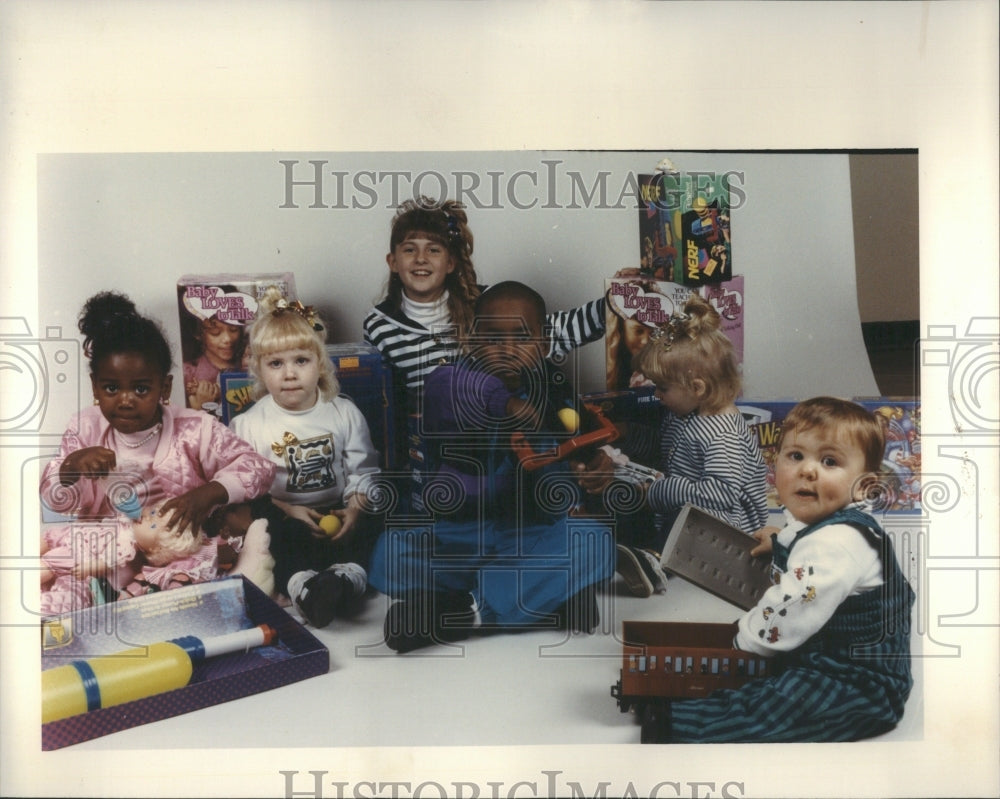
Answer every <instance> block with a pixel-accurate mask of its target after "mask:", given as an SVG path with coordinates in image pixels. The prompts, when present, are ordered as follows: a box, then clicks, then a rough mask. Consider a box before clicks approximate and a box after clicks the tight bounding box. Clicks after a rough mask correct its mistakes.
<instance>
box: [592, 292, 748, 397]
mask: <svg viewBox="0 0 1000 799" xmlns="http://www.w3.org/2000/svg"><path fill="white" fill-rule="evenodd" d="M743 286H744V278H743V276H742V275H736V276H734V277H733V278H732V279H730V280H727V281H725V282H724V283H715V284H710V285H704V286H700V287H694V288H692V287H690V286H684V285H681V284H680V283H675V282H670V281H665V280H653V279H651V278H645V277H615V278H609V279H607V280H606V281H605V286H604V289H605V297H606V299H607V303H606V311H605V315H606V333H605V337H604V341H605V358H606V366H607V389H608V391H621V390H623V389H630V388H637V387H641V386H644V385H649V383H648V381H647V380H645V379H644V378H643V376H642V375H641V374H638V373H637V372H634V371H633V370H632V357H633V356H634V355H635V354H636V353H637V352H638V351H639V350H640V349H641V348H642V346H643V345H644V344H645V343H646V342H647V341H648V340H649V336H650V333H652V331H653V330H655V329H656V328H657V327H658V326H660V325H662V324H664V323H666V322H667V320H669V319H670V316H671V314H674V313H679V312H680V311H682V310H683V308H684V303H685V302H687V300H688V298H689V297H690V296H691V293H692V292H697V293H698V294H700V295H701V296H702V297H704V298H705V299H706V300H707V301H708V302H709V303H711V305H712V307H713V308H715V310H716V311H718V312H719V316H720V317H721V328H720V329H721V330H722V332H723V333H725V334H726V337H727V338H728V339H729V340H730V341H731V342H732V344H733V349H734V350H735V351H736V360H737V363H738V364H742V363H743V315H744V310H743V305H744V302H743V298H744V288H743Z"/></svg>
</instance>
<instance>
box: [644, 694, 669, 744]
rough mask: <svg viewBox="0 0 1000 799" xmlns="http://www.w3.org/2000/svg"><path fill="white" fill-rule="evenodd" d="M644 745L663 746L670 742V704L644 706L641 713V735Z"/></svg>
mask: <svg viewBox="0 0 1000 799" xmlns="http://www.w3.org/2000/svg"><path fill="white" fill-rule="evenodd" d="M640 741H641V742H642V743H644V744H665V743H667V742H669V741H670V704H669V703H667V704H664V705H646V707H645V708H643V711H642V733H641V737H640Z"/></svg>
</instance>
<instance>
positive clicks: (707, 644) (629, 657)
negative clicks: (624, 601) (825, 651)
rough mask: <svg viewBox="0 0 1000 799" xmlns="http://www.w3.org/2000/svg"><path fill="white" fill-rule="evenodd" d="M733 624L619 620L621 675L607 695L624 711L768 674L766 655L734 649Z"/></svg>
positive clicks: (698, 694)
mask: <svg viewBox="0 0 1000 799" xmlns="http://www.w3.org/2000/svg"><path fill="white" fill-rule="evenodd" d="M735 633H736V625H735V624H701V623H693V622H671V621H625V622H622V636H623V640H624V642H625V643H624V646H623V648H622V667H621V676H620V678H619V680H618V682H617V683H616V684H615V685H612V686H611V695H612V696H613V697H615V698H616V699H617V700H618V707H619V709H620V710H621V711H622V712H623V713H625V712H627V711H629V710H630V709H632V708H640V707H641V706H643V705H645V704H648V703H656V701H657V700H663V699H692V698H697V697H703V696H707V695H708V694H710V693H712V692H713V691H717V690H719V689H721V688H739V687H740V686H741V685H743V684H745V683H747V682H749V681H750V680H754V679H759V678H761V677H766V676H768V674H769V672H770V669H771V668H772V664H771V663H769V662H768V659H767V658H765V657H761V656H760V655H755V654H753V653H752V652H745V651H743V650H740V649H733V636H734V635H735Z"/></svg>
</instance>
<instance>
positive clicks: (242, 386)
mask: <svg viewBox="0 0 1000 799" xmlns="http://www.w3.org/2000/svg"><path fill="white" fill-rule="evenodd" d="M326 352H327V355H329V356H330V360H331V361H332V362H333V368H334V371H335V372H336V374H337V382H338V383H340V393H341V394H342V395H343V396H345V397H347V398H349V399H350V400H351V401H352V402H354V404H355V405H357V406H358V409H359V410H360V411H361V413H362V415H363V416H364V417H365V421H366V422H368V431H369V432H370V433H371V437H372V443H373V444H374V445H375V448H376V449H377V450H378V451H379V453H380V455H381V456H382V460H383V466H384V468H387V469H388V468H393V466H394V464H393V463H392V462H391V461H392V457H393V455H394V452H395V443H394V436H395V426H394V421H393V394H392V376H391V373H390V371H389V369H388V368H387V367H386V365H385V362H384V361H383V360H382V356H381V355H380V354H379V351H378V350H377V349H375V348H374V347H373V346H371V345H370V344H365V343H363V342H359V343H348V344H328V345H326ZM219 382H220V385H221V387H222V421H223V423H224V424H226V425H228V424H229V423H230V422H231V421H232V420H233V419H234V418H236V417H237V416H239V415H240V414H241V413H244V412H245V411H246V410H247V409H249V408H250V407H251V406H252V405H253V404H254V401H255V400H254V396H253V386H254V379H253V377H252V376H251V375H250V374H248V373H247V372H245V371H226V372H222V374H220V375H219Z"/></svg>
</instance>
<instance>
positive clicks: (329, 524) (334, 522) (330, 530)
mask: <svg viewBox="0 0 1000 799" xmlns="http://www.w3.org/2000/svg"><path fill="white" fill-rule="evenodd" d="M319 529H320V530H322V531H323V532H324V533H326V534H327V535H336V534H337V533H338V532H339V531H340V517H339V516H334V515H333V514H332V513H329V514H327V515H326V516H324V517H323V518H322V519H320V520H319Z"/></svg>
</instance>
